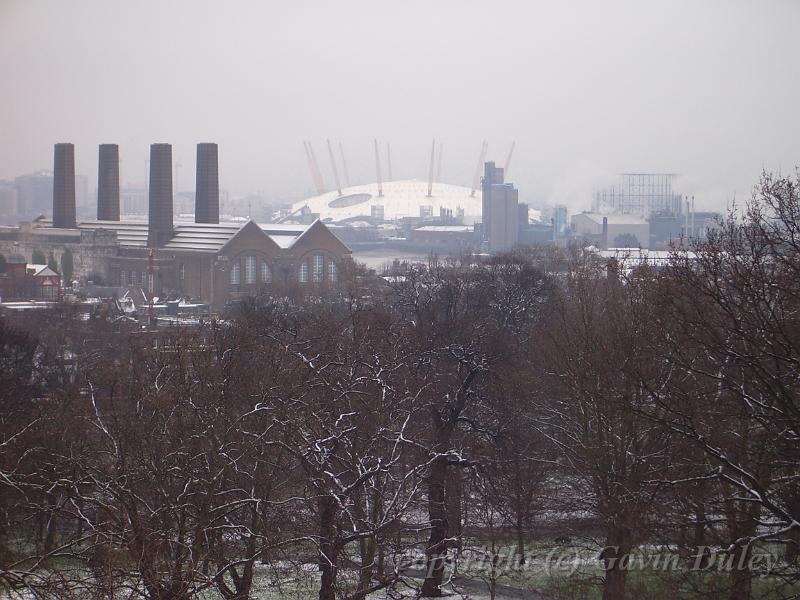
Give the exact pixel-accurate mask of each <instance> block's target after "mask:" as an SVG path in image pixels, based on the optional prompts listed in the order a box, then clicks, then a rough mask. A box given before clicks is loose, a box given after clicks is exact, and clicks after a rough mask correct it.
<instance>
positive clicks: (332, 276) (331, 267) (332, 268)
mask: <svg viewBox="0 0 800 600" xmlns="http://www.w3.org/2000/svg"><path fill="white" fill-rule="evenodd" d="M337 276H338V273H337V272H336V263H335V262H333V261H332V260H329V261H328V279H329V280H330V281H336V277H337Z"/></svg>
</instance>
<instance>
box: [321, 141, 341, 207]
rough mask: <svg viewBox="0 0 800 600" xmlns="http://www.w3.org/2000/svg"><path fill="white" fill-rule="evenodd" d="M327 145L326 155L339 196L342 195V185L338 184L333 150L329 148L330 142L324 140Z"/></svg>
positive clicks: (337, 172)
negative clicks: (328, 157)
mask: <svg viewBox="0 0 800 600" xmlns="http://www.w3.org/2000/svg"><path fill="white" fill-rule="evenodd" d="M325 142H326V143H327V144H328V155H329V156H330V157H331V166H332V167H333V180H334V181H335V182H336V191H337V192H339V195H340V196H341V195H342V184H341V183H339V171H338V169H337V168H336V159H335V158H333V149H332V148H331V141H330V140H325Z"/></svg>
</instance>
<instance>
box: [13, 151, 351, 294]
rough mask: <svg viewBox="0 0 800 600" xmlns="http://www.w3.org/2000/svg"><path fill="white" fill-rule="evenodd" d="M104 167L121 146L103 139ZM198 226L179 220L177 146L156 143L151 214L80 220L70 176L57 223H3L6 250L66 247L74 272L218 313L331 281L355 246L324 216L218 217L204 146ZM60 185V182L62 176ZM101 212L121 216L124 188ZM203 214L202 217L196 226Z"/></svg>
mask: <svg viewBox="0 0 800 600" xmlns="http://www.w3.org/2000/svg"><path fill="white" fill-rule="evenodd" d="M104 146H105V147H106V150H104V154H103V163H104V169H101V170H100V171H101V173H102V172H106V173H108V172H111V173H112V174H114V173H116V172H117V169H116V168H115V165H114V164H113V162H114V161H115V160H117V157H118V152H116V151H109V150H107V148H108V147H109V145H104ZM69 150H71V148H68V149H67V151H65V145H58V146H57V148H56V160H55V168H56V171H57V172H59V173H57V177H56V179H59V177H58V176H59V175H60V176H61V177H62V179H63V178H66V179H69V177H71V176H72V177H74V175H72V174H73V173H74V165H72V164H70V160H71V157H72V156H73V155H74V154H73V152H71V151H69ZM198 157H199V159H200V160H199V162H198V192H199V193H198V194H197V198H198V201H199V202H200V203H201V206H200V207H199V208H200V210H196V211H195V215H196V221H195V222H176V221H174V218H173V206H172V203H173V194H172V149H171V146H170V145H169V144H153V145H152V146H151V158H150V169H151V177H150V195H149V210H148V213H149V214H148V220H147V221H146V222H145V221H119V220H107V219H106V220H94V221H75V217H74V214H73V213H74V208H73V207H74V202H73V200H74V198H73V197H72V196H74V186H70V185H69V182H68V181H65V182H64V183H63V184H62V185H61V186H59V188H58V191H59V193H58V194H57V195H56V196H54V207H55V208H57V209H58V213H59V214H58V216H59V222H60V223H62V224H67V225H68V224H71V223H74V225H73V226H71V227H53V226H52V222H51V221H49V220H45V219H40V220H37V221H34V222H32V223H24V224H22V225H21V226H20V227H5V228H0V254H4V255H5V256H10V255H22V256H23V257H25V258H26V259H27V258H29V257H32V255H33V252H34V251H35V250H38V251H40V252H42V253H44V254H45V255H49V254H50V253H52V254H53V256H54V257H55V259H56V260H57V261H59V260H60V257H61V256H62V255H63V253H64V251H65V250H66V249H67V248H69V249H70V251H71V253H72V255H73V263H74V274H75V277H76V278H79V279H89V278H95V279H96V280H102V281H104V282H105V283H106V284H111V285H119V286H130V287H141V288H143V289H144V290H146V291H147V292H149V293H151V294H154V295H156V296H160V297H162V298H163V297H168V296H191V297H195V298H199V299H200V300H201V301H202V302H205V303H208V304H210V305H211V307H212V310H219V309H221V308H223V307H224V306H225V304H226V303H227V302H228V301H230V300H233V299H236V298H239V297H242V296H245V295H248V294H252V293H255V292H257V291H259V290H260V289H262V288H264V287H268V286H274V285H278V284H283V285H285V284H289V283H297V284H300V285H334V284H335V283H336V282H337V280H338V277H339V272H340V270H341V265H342V263H343V261H346V260H349V256H350V250H349V248H348V247H347V246H346V245H345V244H343V243H342V242H341V241H340V240H339V239H338V238H337V237H336V236H335V235H334V234H333V233H332V232H331V231H330V230H329V229H328V228H327V227H326V226H325V225H324V224H323V223H322V222H321V221H315V222H313V223H311V224H308V225H272V224H269V225H259V224H257V223H256V222H255V221H252V220H251V221H247V222H245V223H244V224H241V223H219V189H218V184H217V162H216V161H217V150H216V144H200V145H199V147H198ZM59 181H61V180H60V179H59ZM104 189H106V190H107V191H106V192H105V193H104V194H103V204H102V206H101V207H99V212H100V216H106V215H118V214H119V186H118V185H107V186H104ZM200 219H202V220H203V222H198V221H199V220H200Z"/></svg>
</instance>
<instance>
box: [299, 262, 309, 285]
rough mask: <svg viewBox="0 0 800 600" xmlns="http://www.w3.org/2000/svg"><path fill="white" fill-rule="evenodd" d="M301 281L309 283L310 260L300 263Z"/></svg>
mask: <svg viewBox="0 0 800 600" xmlns="http://www.w3.org/2000/svg"><path fill="white" fill-rule="evenodd" d="M300 283H308V261H307V260H304V261H303V262H301V263H300Z"/></svg>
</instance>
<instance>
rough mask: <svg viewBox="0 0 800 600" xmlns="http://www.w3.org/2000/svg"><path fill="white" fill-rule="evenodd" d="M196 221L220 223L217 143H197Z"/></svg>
mask: <svg viewBox="0 0 800 600" xmlns="http://www.w3.org/2000/svg"><path fill="white" fill-rule="evenodd" d="M194 189H195V197H194V222H195V223H219V152H218V150H217V145H216V144H208V143H207V144H197V179H196V185H195V188H194Z"/></svg>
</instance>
